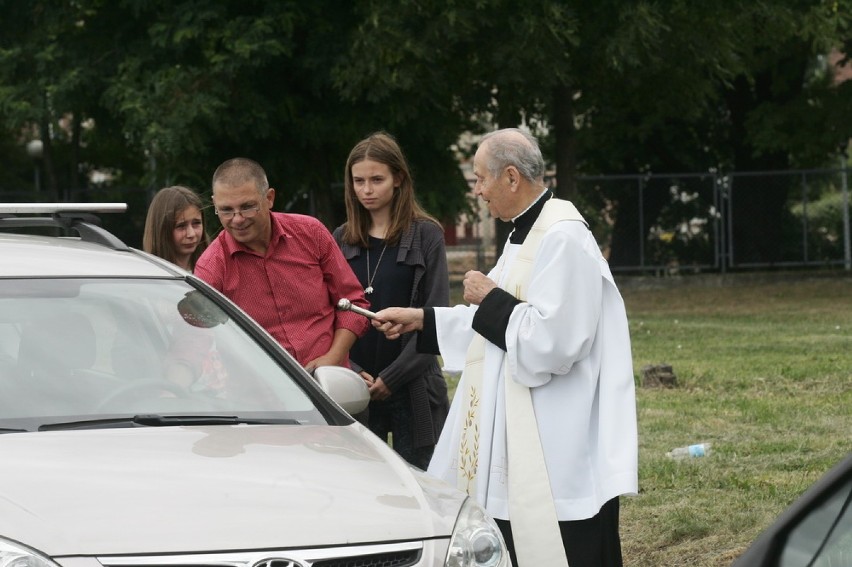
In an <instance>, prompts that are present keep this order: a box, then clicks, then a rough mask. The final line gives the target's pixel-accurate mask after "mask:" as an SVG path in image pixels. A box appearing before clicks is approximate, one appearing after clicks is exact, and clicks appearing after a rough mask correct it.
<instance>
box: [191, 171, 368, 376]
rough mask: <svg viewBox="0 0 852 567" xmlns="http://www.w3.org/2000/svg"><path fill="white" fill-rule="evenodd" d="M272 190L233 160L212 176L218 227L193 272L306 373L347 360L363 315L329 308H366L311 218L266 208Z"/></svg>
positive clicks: (333, 246)
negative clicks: (344, 304) (347, 304)
mask: <svg viewBox="0 0 852 567" xmlns="http://www.w3.org/2000/svg"><path fill="white" fill-rule="evenodd" d="M274 201H275V189H273V188H271V187H270V186H269V181H268V180H267V178H266V172H265V171H264V170H263V168H262V167H261V166H260V164H258V163H256V162H254V161H252V160H250V159H245V158H234V159H231V160H228V161H226V162H225V163H223V164H222V165H220V166H219V167H218V168H217V169H216V172H215V173H214V174H213V206H214V207H215V209H216V215H217V216H218V217H219V221H220V222H221V223H222V226H223V227H224V229H225V230H223V231H222V232H221V233H220V234H219V235H218V236H217V237H216V238H215V239H214V240H213V242H212V243H211V244H210V246H209V247H208V248H207V250H205V251H204V254H202V255H201V257H200V258H199V259H198V262H197V263H196V265H195V274H196V275H198V276H199V277H200V278H201V279H203V280H204V281H206V282H207V283H209V284H210V285H211V286H213V287H215V288H216V289H218V290H219V291H220V292H222V293H223V294H225V295H226V296H227V297H229V298H230V299H231V300H232V301H234V303H236V304H237V305H239V306H240V307H241V308H242V309H243V310H244V311H245V312H246V313H248V314H249V315H251V317H253V318H254V320H255V321H257V322H258V323H260V325H261V326H263V327H264V328H265V329H266V330H267V331H268V332H269V333H270V334H271V335H272V336H273V337H275V339H276V340H278V342H279V343H280V344H281V346H283V347H284V348H285V349H286V350H287V351H288V352H289V353H290V354H292V355H293V357H295V358H296V360H298V361H299V363H300V364H301V365H302V366H304V367H305V368H306V369H307V370H308V371H309V372H311V371H313V370H314V368H316V367H318V366H329V365H336V366H347V367H348V366H349V349H350V348H351V347H352V345H353V343H354V342H355V339H356V338H358V337H359V336H361V335H363V334H364V333H365V332H366V331H367V329H368V327H369V321H368V320H367V319H366V318H364V317H362V316H360V315H357V314H355V313H352V312H350V311H337V310H336V305H337V301H338V300H339V299H341V298H346V299H349V300H350V301H352V303H353V304H354V305H358V306H360V307H364V308H367V307H369V305H370V304H369V302H368V301H367V300H366V299H365V298H364V290H363V288H362V287H361V284H360V283H359V282H358V278H356V277H355V274H353V273H352V269H351V268H350V267H349V264H348V263H347V262H346V259H345V258H344V257H343V254H342V253H341V252H340V248H339V247H338V246H337V243H336V242H335V241H334V239H333V238H332V236H331V233H330V232H329V231H328V229H327V228H326V227H325V226H324V225H323V224H322V223H320V222H319V221H318V220H317V219H315V218H313V217H310V216H305V215H297V214H284V213H275V212H272V210H271V209H272V206H273V203H274Z"/></svg>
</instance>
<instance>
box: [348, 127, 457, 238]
mask: <svg viewBox="0 0 852 567" xmlns="http://www.w3.org/2000/svg"><path fill="white" fill-rule="evenodd" d="M365 160H370V161H375V162H377V163H382V164H385V165H386V166H388V169H390V172H391V175H392V176H393V178H394V182H396V181H399V185H398V186H396V185H395V186H394V191H393V199H392V200H391V205H390V207H391V209H390V222H391V224H390V227H389V228H388V231H387V234H386V235H385V240H386V241H387V242H388V244H391V245H395V244H396V243H398V242H399V239H400V238H401V237H402V235H403V233H404V232H405V231H406V230H408V228H409V227H410V226H411V223H412V222H413V221H414V220H416V219H424V220H428V221H431V222H434V223H435V224H437V225H438V226H440V223H439V222H438V221H437V219H435V218H434V217H433V216H431V215H430V214H429V213H427V212H426V211H425V210H424V209H423V207H421V206H420V203H418V202H417V198H416V197H415V196H414V182H413V181H412V179H411V171H410V170H409V168H408V162H406V160H405V156H404V155H403V153H402V149H401V148H400V147H399V144H398V143H397V142H396V140H395V139H394V138H393V136H391V135H390V134H388V133H386V132H376V133H374V134H371V135H370V136H368V137H366V138H364V139H363V140H361V141H360V142H358V143H357V144H356V145H355V147H354V148H352V151H351V152H349V158H348V159H347V160H346V170H345V171H344V174H343V176H344V180H345V181H344V188H345V189H344V195H345V199H346V224H344V225H343V241H344V242H346V243H347V244H350V245H354V246H361V247H362V248H366V247H368V246H369V245H370V223H371V218H370V213H369V211H367V209H365V208H364V206H363V205H362V204H361V202H360V201H358V197H357V196H356V195H355V184H354V181H353V180H352V166H353V165H355V164H356V163H360V162H362V161H365Z"/></svg>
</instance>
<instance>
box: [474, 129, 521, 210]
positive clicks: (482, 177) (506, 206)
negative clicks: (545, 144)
mask: <svg viewBox="0 0 852 567" xmlns="http://www.w3.org/2000/svg"><path fill="white" fill-rule="evenodd" d="M487 163H488V146H487V145H484V146H480V147H479V149H478V150H477V151H476V155H475V156H474V157H473V174H474V175H475V176H476V185H475V186H474V188H473V192H474V194H475V195H477V196H478V197H480V198H481V199H482V200H483V201H485V204H486V206H487V207H488V212H489V213H491V216H492V217H496V218H498V219H500V220H502V221H510V220H512V217H514V216H515V214H516V213H515V208H516V207H515V205H516V203H515V197H516V194H515V192H514V191H512V190H511V187H510V184H509V176H508V174H507V173H506V170H505V168H504V169H503V171H500V172H499V174H498V175H497V176H493V175H492V174H491V172H490V171H488V168H487V167H486V165H487Z"/></svg>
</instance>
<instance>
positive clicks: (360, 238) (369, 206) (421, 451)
mask: <svg viewBox="0 0 852 567" xmlns="http://www.w3.org/2000/svg"><path fill="white" fill-rule="evenodd" d="M344 185H345V189H344V190H345V199H346V219H347V220H346V222H345V223H344V224H343V225H341V226H339V227H338V228H337V229H335V231H334V237H335V239H336V240H337V242H338V244H339V245H340V248H341V250H342V251H343V255H344V256H345V257H346V259H347V261H348V262H349V265H350V266H351V267H352V270H353V271H354V272H355V275H356V276H358V279H359V280H360V282H361V285H363V286H364V292H365V294H366V297H367V299H368V300H369V301H370V305H371V307H370V308H371V309H373V310H376V311H378V310H380V309H384V308H385V307H424V306H429V307H443V306H446V305H447V304H448V303H449V294H450V291H449V276H448V272H447V255H446V250H445V247H444V231H443V229H442V228H441V225H440V224H439V223H438V221H436V220H435V219H434V218H432V217H431V216H430V215H429V214H427V213H426V212H425V211H424V210H423V209H422V207H421V206H420V205H419V204H418V202H417V199H416V198H415V195H414V184H413V182H412V179H411V173H410V171H409V167H408V163H407V162H406V160H405V156H404V155H403V153H402V150H401V149H400V147H399V145H398V144H397V142H396V140H394V138H393V137H391V136H390V135H388V134H387V133H384V132H378V133H375V134H373V135H371V136H369V137H367V138H365V139H364V140H361V141H360V142H359V143H358V144H357V145H356V146H355V147H354V148H353V149H352V151H351V152H350V154H349V159H348V160H347V161H346V170H345V184H344ZM349 354H350V360H351V361H352V362H353V363H354V364H353V367H354V368H355V369H356V370H360V373H361V376H362V377H363V378H364V380H365V381H366V382H367V385H368V387H369V389H370V398H371V401H370V406H369V408H368V415H367V416H362V417H363V418H364V419H365V420H366V422H367V423H368V425H369V427H370V429H371V430H372V431H373V432H374V433H375V434H376V435H378V436H379V437H381V438H382V439H385V440H388V436H389V435H390V436H391V440H392V445H393V448H394V450H396V452H397V453H399V454H400V455H401V456H402V457H403V458H404V459H405V460H406V461H408V462H409V463H411V464H413V465H415V466H418V467H420V468H422V469H425V468H426V467H427V466H428V464H429V460H430V459H431V457H432V451H433V450H434V448H435V443H437V441H438V436H439V434H440V432H441V428H442V427H443V425H444V420H445V419H446V417H447V411H448V408H449V399H448V397H447V384H446V381H445V380H444V376H443V374H442V373H441V369H440V367H439V365H438V361H437V358H436V357H435V356H434V355H430V354H420V353H418V352H417V350H416V340H411V335H409V336H405V337H403V338H401V339H400V340H397V341H389V340H387V339H386V338H385V336H384V335H383V334H382V333H379V332H377V331H376V330H375V329H373V328H372V327H371V328H370V330H369V331H367V334H366V335H364V336H363V337H361V338H360V339H358V340H357V341H356V343H355V346H353V347H352V350H351V351H350V353H349Z"/></svg>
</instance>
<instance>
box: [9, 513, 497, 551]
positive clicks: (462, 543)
mask: <svg viewBox="0 0 852 567" xmlns="http://www.w3.org/2000/svg"><path fill="white" fill-rule="evenodd" d="M444 565H445V566H446V567H508V566H509V565H511V563H510V561H509V553H508V552H507V551H506V543H505V542H504V541H503V535H502V534H501V533H500V528H498V527H497V524H495V523H494V520H492V519H491V516H489V515H488V514H487V513H486V512H485V510H484V509H483V508H482V506H480V505H479V504H477V503H476V501H474V500H473V499H472V498H468V499H467V500H465V502H464V504H463V505H462V509H461V512H459V517H458V519H457V520H456V525H455V528H453V537H452V538H450V548H449V550H448V551H447V559H446V561H444ZM0 567H2V565H0Z"/></svg>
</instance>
